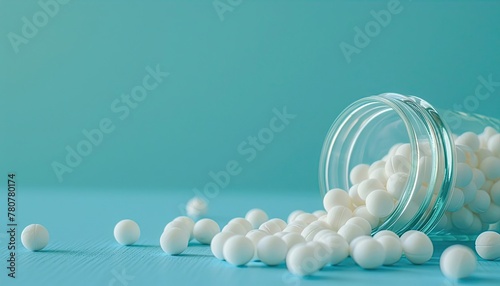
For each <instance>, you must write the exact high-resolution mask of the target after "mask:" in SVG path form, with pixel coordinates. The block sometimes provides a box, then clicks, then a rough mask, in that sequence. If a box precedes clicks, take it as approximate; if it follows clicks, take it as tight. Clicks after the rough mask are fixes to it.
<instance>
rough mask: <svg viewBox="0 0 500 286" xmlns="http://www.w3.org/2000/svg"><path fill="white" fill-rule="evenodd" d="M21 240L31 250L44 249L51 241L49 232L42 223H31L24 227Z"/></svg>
mask: <svg viewBox="0 0 500 286" xmlns="http://www.w3.org/2000/svg"><path fill="white" fill-rule="evenodd" d="M21 242H22V243H23V246H24V247H25V248H26V249H28V250H30V251H38V250H42V249H44V248H45V247H46V246H47V244H48V243H49V232H48V231H47V229H46V228H45V227H44V226H43V225H41V224H30V225H28V226H27V227H25V228H24V229H23V232H22V233H21Z"/></svg>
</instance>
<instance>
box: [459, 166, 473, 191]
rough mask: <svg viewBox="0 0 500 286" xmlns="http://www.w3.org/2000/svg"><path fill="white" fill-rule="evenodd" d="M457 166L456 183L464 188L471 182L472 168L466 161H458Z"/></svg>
mask: <svg viewBox="0 0 500 286" xmlns="http://www.w3.org/2000/svg"><path fill="white" fill-rule="evenodd" d="M456 168H457V174H456V176H455V177H456V181H455V185H456V186H457V187H459V188H462V187H465V186H467V185H468V184H470V182H471V181H472V177H473V173H472V168H471V167H470V166H469V165H467V164H466V163H458V164H457V167H456Z"/></svg>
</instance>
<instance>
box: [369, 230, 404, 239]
mask: <svg viewBox="0 0 500 286" xmlns="http://www.w3.org/2000/svg"><path fill="white" fill-rule="evenodd" d="M382 236H392V237H394V238H397V239H399V236H398V235H397V234H396V233H395V232H394V231H392V230H387V229H385V230H381V231H378V232H377V233H375V234H374V235H373V238H375V239H379V238H380V237H382Z"/></svg>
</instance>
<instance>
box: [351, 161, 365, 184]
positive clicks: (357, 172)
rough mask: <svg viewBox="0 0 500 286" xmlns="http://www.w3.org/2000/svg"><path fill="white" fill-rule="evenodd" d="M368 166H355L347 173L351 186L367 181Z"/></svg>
mask: <svg viewBox="0 0 500 286" xmlns="http://www.w3.org/2000/svg"><path fill="white" fill-rule="evenodd" d="M369 168H370V166H368V165H366V164H359V165H356V166H355V167H354V168H352V169H351V172H350V173H349V179H350V180H351V183H352V184H353V185H355V184H359V183H361V182H362V181H363V180H366V179H368V169H369Z"/></svg>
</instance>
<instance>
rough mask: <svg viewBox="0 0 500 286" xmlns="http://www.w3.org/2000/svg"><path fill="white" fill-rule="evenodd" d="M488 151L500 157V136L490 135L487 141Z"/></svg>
mask: <svg viewBox="0 0 500 286" xmlns="http://www.w3.org/2000/svg"><path fill="white" fill-rule="evenodd" d="M488 149H489V150H490V151H491V152H492V153H493V154H495V155H496V156H500V134H495V135H492V136H491V137H490V138H489V139H488Z"/></svg>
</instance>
